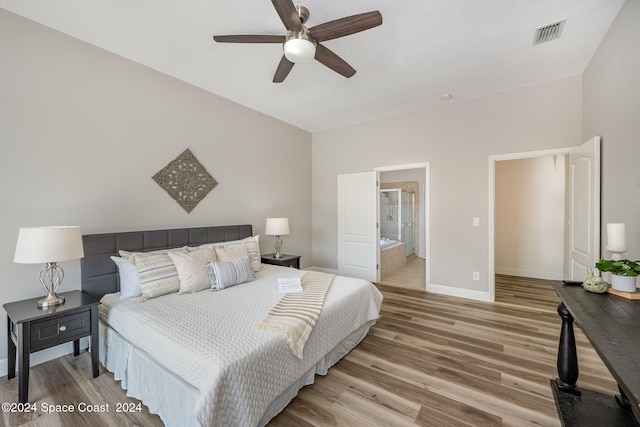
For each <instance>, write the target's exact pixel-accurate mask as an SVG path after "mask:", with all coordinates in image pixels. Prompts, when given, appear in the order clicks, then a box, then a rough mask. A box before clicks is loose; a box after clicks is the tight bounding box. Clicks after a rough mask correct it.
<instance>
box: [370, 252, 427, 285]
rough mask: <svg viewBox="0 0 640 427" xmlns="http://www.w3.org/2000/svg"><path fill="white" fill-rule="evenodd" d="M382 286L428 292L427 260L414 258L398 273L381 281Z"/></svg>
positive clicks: (395, 272) (389, 275)
mask: <svg viewBox="0 0 640 427" xmlns="http://www.w3.org/2000/svg"><path fill="white" fill-rule="evenodd" d="M380 283H381V284H384V285H389V286H396V287H399V288H407V289H414V290H419V291H426V278H425V260H424V259H422V258H418V257H413V258H411V259H410V260H408V261H407V264H406V265H404V266H403V267H402V268H400V269H399V270H397V271H394V272H393V273H391V274H388V275H387V276H385V277H384V278H383V279H382V280H380Z"/></svg>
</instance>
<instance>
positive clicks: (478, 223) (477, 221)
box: [473, 217, 480, 227]
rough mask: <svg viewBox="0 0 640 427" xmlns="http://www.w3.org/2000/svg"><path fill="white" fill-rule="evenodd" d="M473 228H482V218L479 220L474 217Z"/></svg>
mask: <svg viewBox="0 0 640 427" xmlns="http://www.w3.org/2000/svg"><path fill="white" fill-rule="evenodd" d="M473 226H474V227H480V218H478V217H474V218H473Z"/></svg>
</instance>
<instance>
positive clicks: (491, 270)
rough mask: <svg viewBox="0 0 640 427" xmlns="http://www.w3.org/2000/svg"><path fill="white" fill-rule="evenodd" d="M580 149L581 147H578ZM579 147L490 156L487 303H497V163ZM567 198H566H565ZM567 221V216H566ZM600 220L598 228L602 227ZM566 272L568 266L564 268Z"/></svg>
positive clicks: (563, 151) (566, 153) (556, 154)
mask: <svg viewBox="0 0 640 427" xmlns="http://www.w3.org/2000/svg"><path fill="white" fill-rule="evenodd" d="M577 147H579V146H577ZM577 147H564V148H556V149H550V150H538V151H526V152H522V153H510V154H498V155H493V156H489V220H488V233H489V266H488V270H487V271H488V276H489V277H488V278H487V279H488V280H487V283H488V285H489V295H488V299H487V301H489V302H495V294H496V272H495V267H496V265H495V245H496V242H495V203H496V194H495V193H496V162H499V161H503V160H519V159H530V158H535V157H547V156H569V155H570V154H571V152H572V151H573V150H575V149H576V148H577ZM565 197H566V196H565ZM565 220H566V214H565ZM599 222H600V221H599V219H598V226H600V223H599ZM564 269H565V270H566V266H565V268H564Z"/></svg>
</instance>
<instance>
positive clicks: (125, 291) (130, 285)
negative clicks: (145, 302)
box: [111, 256, 142, 299]
mask: <svg viewBox="0 0 640 427" xmlns="http://www.w3.org/2000/svg"><path fill="white" fill-rule="evenodd" d="M111 259H112V260H113V262H115V263H116V265H117V266H118V277H120V299H125V298H134V297H139V296H140V295H142V288H141V287H140V276H139V275H138V267H136V265H135V264H132V263H130V262H129V260H127V259H126V258H122V257H117V256H112V257H111Z"/></svg>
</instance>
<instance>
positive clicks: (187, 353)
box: [81, 225, 382, 426]
mask: <svg viewBox="0 0 640 427" xmlns="http://www.w3.org/2000/svg"><path fill="white" fill-rule="evenodd" d="M251 236H252V227H251V225H232V226H213V227H199V228H185V229H172V230H152V231H132V232H122V233H105V234H94V235H85V236H83V243H84V251H85V257H84V258H83V259H82V261H81V276H82V289H83V291H85V292H87V293H89V294H91V295H93V296H96V297H98V298H101V302H102V304H101V306H100V347H99V348H100V361H101V363H102V364H103V365H104V366H105V367H106V369H108V370H109V371H111V372H113V374H114V378H115V379H116V380H118V381H120V382H121V386H122V388H123V389H125V390H127V395H128V396H132V397H135V398H137V399H140V400H141V401H142V402H143V403H144V404H145V405H147V407H148V408H149V410H150V412H152V413H156V414H158V415H159V416H160V418H161V419H162V421H163V422H164V424H165V425H167V426H218V425H220V426H233V425H236V426H262V425H266V424H267V423H268V422H269V420H270V419H271V418H273V417H274V416H275V415H277V414H278V413H279V412H280V411H281V410H282V409H284V407H286V405H287V404H288V403H289V402H290V401H291V399H293V398H294V397H295V396H296V394H297V393H298V390H299V389H300V388H302V387H304V386H305V385H308V384H312V383H313V381H314V377H315V375H316V374H319V375H324V374H326V373H327V371H328V369H329V368H330V367H331V366H332V365H333V364H335V363H336V362H337V361H338V360H340V359H341V358H342V357H343V356H345V355H346V354H347V353H348V352H349V351H351V350H352V349H353V348H354V347H355V346H356V345H358V343H359V342H360V341H361V340H362V339H363V338H364V337H365V336H366V334H367V333H368V331H369V328H370V327H371V326H372V325H373V324H374V323H375V321H376V319H377V318H378V316H379V312H380V305H381V302H382V295H381V294H380V292H379V291H378V290H377V289H376V288H375V286H374V285H373V284H371V283H370V282H367V281H364V280H361V279H355V278H348V277H343V276H335V277H334V278H333V281H332V283H331V285H330V287H329V290H328V292H327V293H326V297H325V300H324V305H323V306H322V311H321V314H320V317H319V318H318V320H317V323H316V325H315V328H314V329H313V331H312V332H311V335H310V336H309V339H308V341H307V343H306V346H305V347H304V355H303V357H302V358H300V357H297V356H296V355H295V354H294V353H293V352H292V350H291V348H290V345H289V343H288V341H287V339H286V338H285V337H284V336H283V335H282V334H280V333H277V332H271V331H264V330H259V329H258V326H257V325H258V324H259V323H260V322H261V320H263V319H264V318H265V316H266V315H267V314H268V313H269V312H270V310H271V309H272V308H273V306H274V305H275V304H276V303H277V302H278V301H279V300H280V298H281V297H282V294H280V293H279V291H278V284H277V280H278V279H279V278H295V277H301V276H303V275H304V273H305V272H304V271H301V270H296V269H293V268H286V267H280V266H275V265H266V264H263V265H261V266H260V268H259V271H256V272H255V273H254V275H255V280H253V281H249V282H247V283H242V284H239V285H237V286H233V287H229V288H226V289H224V290H221V291H218V292H213V291H211V290H208V289H207V290H202V291H199V292H193V293H184V294H180V293H169V294H167V295H162V296H158V297H156V298H150V299H146V300H145V301H141V299H140V298H125V299H121V298H120V293H119V291H120V287H119V274H118V269H117V267H116V265H115V263H114V262H113V261H112V260H111V257H112V256H117V255H118V254H119V253H120V251H130V252H149V251H158V250H162V249H173V248H184V247H190V248H192V247H198V246H200V245H205V244H211V243H218V244H222V245H225V244H226V243H224V242H227V243H230V244H231V243H236V242H238V241H240V240H243V239H249V238H251Z"/></svg>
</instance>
